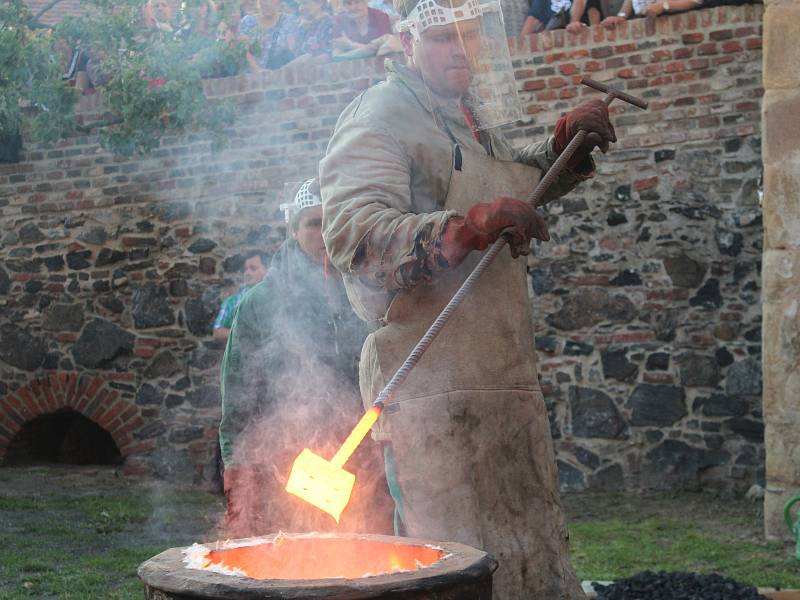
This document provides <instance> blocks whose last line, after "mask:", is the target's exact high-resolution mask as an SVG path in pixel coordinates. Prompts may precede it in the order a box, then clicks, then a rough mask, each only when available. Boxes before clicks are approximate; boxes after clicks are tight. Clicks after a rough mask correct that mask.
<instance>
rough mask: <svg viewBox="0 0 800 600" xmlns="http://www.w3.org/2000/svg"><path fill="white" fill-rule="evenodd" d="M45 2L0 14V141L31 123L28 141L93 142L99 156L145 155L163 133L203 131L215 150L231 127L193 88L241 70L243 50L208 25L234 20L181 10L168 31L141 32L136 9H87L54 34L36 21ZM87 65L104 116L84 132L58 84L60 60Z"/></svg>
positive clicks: (9, 0)
mask: <svg viewBox="0 0 800 600" xmlns="http://www.w3.org/2000/svg"><path fill="white" fill-rule="evenodd" d="M60 1H61V0H53V1H52V2H50V3H49V4H48V5H47V6H46V7H45V8H44V9H42V11H40V13H39V14H37V15H32V14H30V12H29V11H28V10H27V9H26V8H25V6H24V5H23V4H22V0H5V2H4V3H3V6H2V8H0V133H2V132H6V133H11V134H13V133H14V132H18V131H19V130H20V128H21V127H22V123H23V114H24V113H26V112H27V113H30V117H31V123H32V124H31V128H30V135H31V138H32V139H33V140H35V141H44V142H51V141H54V140H58V139H61V138H64V137H67V136H70V135H74V134H77V133H84V134H85V133H91V132H96V133H98V134H99V136H100V142H101V144H102V145H103V146H105V147H107V148H109V149H110V150H112V151H113V152H115V153H119V154H126V155H129V154H133V153H146V152H148V151H150V150H152V149H153V148H155V147H157V146H158V144H159V139H160V138H161V136H162V135H164V134H165V133H167V132H179V131H183V130H185V129H197V130H205V131H209V132H210V133H211V135H212V140H213V142H214V145H215V146H217V147H218V146H220V145H221V144H222V142H223V141H224V127H225V125H226V124H229V123H230V122H231V121H232V116H233V115H232V110H231V107H230V105H229V104H226V103H223V102H211V101H209V100H208V99H207V98H206V96H205V94H204V93H203V87H202V79H203V78H206V77H212V76H220V75H233V74H236V73H238V72H239V70H240V69H241V68H242V67H243V66H244V65H245V64H246V61H245V52H246V49H245V47H244V45H243V44H241V43H239V42H237V41H235V40H231V41H223V40H220V41H217V40H216V35H215V33H216V29H217V24H218V23H219V22H220V21H222V20H226V19H227V20H228V21H227V22H230V19H231V18H235V17H234V15H238V3H236V4H235V5H230V3H229V4H227V5H226V7H225V10H227V13H226V12H225V10H223V9H222V7H221V6H218V5H216V4H212V2H211V1H210V0H193V1H190V2H187V3H185V4H186V5H185V8H184V12H181V13H179V14H178V15H177V17H176V18H175V19H174V26H173V27H170V28H164V29H159V28H155V27H153V28H147V27H145V26H143V25H142V11H143V8H144V7H145V0H89V1H88V2H82V3H81V4H82V7H85V8H86V12H85V14H84V15H82V16H81V18H76V17H67V18H65V19H64V20H63V21H61V22H60V23H59V24H58V25H56V26H55V27H49V26H46V25H44V24H42V22H41V21H40V18H41V16H42V14H44V12H46V11H47V10H50V9H52V7H53V6H55V5H56V4H58V2H60ZM76 49H77V50H80V51H81V52H83V53H85V55H88V56H89V61H90V64H91V65H92V66H93V72H94V75H95V81H94V83H95V86H96V87H97V88H98V91H100V92H101V93H102V95H103V100H104V106H105V109H106V113H105V114H104V115H103V118H102V119H101V120H99V121H96V122H93V123H79V122H77V121H76V118H75V113H74V110H75V106H76V101H77V97H78V93H79V92H78V91H77V90H76V89H75V88H74V87H71V85H70V82H69V81H68V79H67V78H65V76H64V72H65V71H66V70H67V65H66V64H65V55H66V56H67V57H68V56H69V55H70V54H72V51H73V50H76Z"/></svg>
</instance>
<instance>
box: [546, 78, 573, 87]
mask: <svg viewBox="0 0 800 600" xmlns="http://www.w3.org/2000/svg"><path fill="white" fill-rule="evenodd" d="M565 85H569V81H567V80H566V79H564V78H563V77H551V78H550V79H548V80H547V87H549V88H561V87H564V86H565Z"/></svg>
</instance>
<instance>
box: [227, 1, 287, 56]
mask: <svg viewBox="0 0 800 600" xmlns="http://www.w3.org/2000/svg"><path fill="white" fill-rule="evenodd" d="M239 33H240V34H241V35H242V36H244V37H246V38H249V39H251V40H253V41H255V42H256V43H257V44H258V47H259V50H258V52H257V53H258V56H256V55H254V54H253V53H252V51H250V50H248V52H247V62H248V64H249V65H250V68H252V69H253V70H254V71H261V70H264V69H270V70H274V69H280V68H281V67H282V66H284V65H286V64H287V63H289V62H290V61H291V60H292V59H293V58H294V56H295V54H294V52H293V51H292V47H293V46H294V45H295V43H296V40H297V36H298V29H297V20H296V19H295V18H294V17H292V16H290V15H286V14H284V13H283V12H282V8H281V1H280V0H258V2H256V3H255V14H247V15H245V16H244V17H242V20H241V22H240V23H239ZM251 50H252V49H251Z"/></svg>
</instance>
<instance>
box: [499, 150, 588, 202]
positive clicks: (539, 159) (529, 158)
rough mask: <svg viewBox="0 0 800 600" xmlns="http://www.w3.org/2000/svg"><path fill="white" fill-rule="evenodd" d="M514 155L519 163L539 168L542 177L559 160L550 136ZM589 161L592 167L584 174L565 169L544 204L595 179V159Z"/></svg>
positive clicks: (548, 193)
mask: <svg viewBox="0 0 800 600" xmlns="http://www.w3.org/2000/svg"><path fill="white" fill-rule="evenodd" d="M512 155H513V157H514V160H515V161H517V162H520V163H522V164H525V165H529V166H531V167H537V168H539V169H540V170H541V171H542V177H544V174H545V173H547V171H548V170H550V167H552V166H553V163H554V162H556V158H558V154H556V151H555V140H554V138H553V136H550V137H549V138H547V140H545V141H544V142H535V143H533V144H530V145H528V146H525V147H524V148H522V149H520V150H513V151H512ZM589 161H590V167H588V168H587V169H586V170H585V171H582V172H576V171H573V170H571V169H569V168H565V169H564V170H563V171H562V172H561V175H559V176H558V178H557V179H556V180H555V181H554V182H553V183H552V185H551V186H550V187H549V188H548V190H547V193H545V195H544V198H543V199H542V202H543V203H545V204H546V203H548V202H550V201H552V200H555V199H556V198H560V197H561V196H564V195H565V194H568V193H569V192H571V191H572V190H573V189H575V187H576V186H577V185H578V184H579V183H581V182H582V181H586V180H587V179H589V178H590V177H593V176H594V171H595V164H594V159H593V158H591V157H589Z"/></svg>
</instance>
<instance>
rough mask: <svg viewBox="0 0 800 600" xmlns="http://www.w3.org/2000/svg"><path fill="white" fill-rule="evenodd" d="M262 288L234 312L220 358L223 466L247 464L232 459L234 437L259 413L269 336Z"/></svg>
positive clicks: (242, 460) (252, 293)
mask: <svg viewBox="0 0 800 600" xmlns="http://www.w3.org/2000/svg"><path fill="white" fill-rule="evenodd" d="M263 286H264V283H263V282H262V283H260V284H258V285H257V286H255V287H254V288H253V289H252V290H250V291H249V292H248V293H247V294H246V295H245V297H244V299H243V300H242V302H241V304H240V305H239V308H238V309H237V310H236V314H235V316H234V319H233V326H232V328H231V332H230V335H229V336H228V345H227V346H226V347H225V355H224V356H223V359H222V367H221V373H220V383H221V385H220V388H221V392H222V418H221V420H220V424H219V443H220V451H221V454H222V460H223V462H224V463H225V466H226V467H229V466H231V465H232V464H239V463H246V462H247V461H246V460H244V458H245V457H241V456H235V453H234V448H235V445H236V440H237V438H238V437H239V436H240V435H241V433H242V432H243V431H244V429H245V428H246V427H247V425H248V424H249V423H250V421H251V420H252V419H253V418H254V417H255V416H256V415H257V414H258V413H259V410H260V404H261V398H260V396H259V393H260V392H259V390H263V386H262V385H261V384H260V382H261V379H262V377H263V373H264V369H263V365H260V364H258V363H259V361H261V352H260V350H261V349H262V348H263V347H264V343H265V339H266V335H267V333H268V332H267V331H266V328H265V323H264V321H263V320H262V318H260V317H261V314H260V313H262V312H263V310H264V307H263V305H264V304H265V302H266V301H267V298H266V296H267V295H266V294H264V293H263V291H264V290H263V289H262V288H263ZM234 456H235V458H234Z"/></svg>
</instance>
